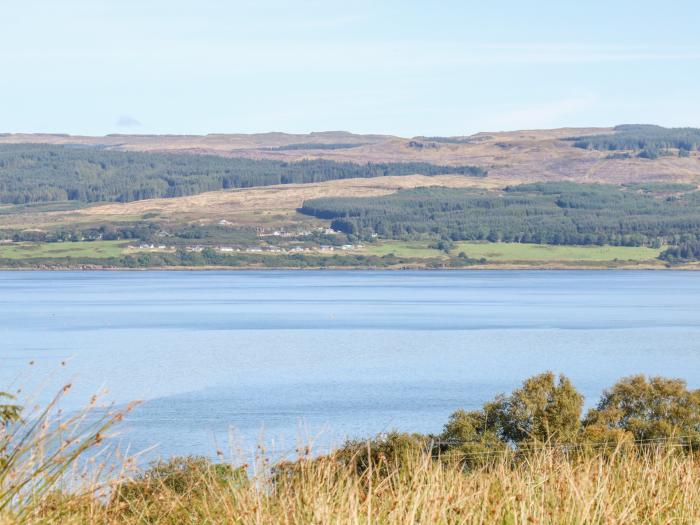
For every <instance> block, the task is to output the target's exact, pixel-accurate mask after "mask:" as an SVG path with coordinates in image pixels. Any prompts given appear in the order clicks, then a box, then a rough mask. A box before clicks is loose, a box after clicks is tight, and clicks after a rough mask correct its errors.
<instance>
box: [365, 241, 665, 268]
mask: <svg viewBox="0 0 700 525" xmlns="http://www.w3.org/2000/svg"><path fill="white" fill-rule="evenodd" d="M431 244H432V243H430V242H427V241H381V242H378V243H376V244H368V245H367V246H366V248H365V250H364V252H365V253H367V254H370V255H378V256H383V255H387V254H390V253H393V254H394V255H396V256H397V257H417V258H435V257H438V258H446V257H447V254H446V253H445V252H444V251H441V250H437V249H434V248H430V245H431ZM461 252H464V253H465V254H466V255H467V256H468V257H470V258H472V259H482V258H484V259H486V260H487V261H489V262H499V263H503V262H519V261H525V262H577V261H580V262H614V261H634V262H644V261H653V260H654V259H656V258H657V257H658V256H659V254H660V253H661V249H656V248H647V247H644V246H640V247H636V246H554V245H549V244H524V243H507V242H498V243H491V242H458V243H455V245H454V247H453V248H452V249H451V250H450V255H451V256H456V255H458V254H459V253H461Z"/></svg>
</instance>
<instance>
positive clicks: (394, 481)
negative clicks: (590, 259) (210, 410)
mask: <svg viewBox="0 0 700 525" xmlns="http://www.w3.org/2000/svg"><path fill="white" fill-rule="evenodd" d="M698 481H700V459H699V458H698V457H697V456H693V455H689V454H687V453H683V452H679V451H678V449H677V448H675V447H666V446H664V445H659V446H654V447H653V448H645V449H644V450H640V449H638V448H635V449H632V448H626V449H617V450H612V451H610V450H609V451H605V452H601V451H598V452H590V453H586V454H582V455H576V456H575V457H572V456H570V455H567V454H566V453H563V452H562V451H561V450H560V449H557V448H549V447H545V448H542V449H540V450H538V451H534V452H532V453H529V454H528V455H527V456H519V457H516V456H514V455H512V454H511V453H506V454H502V455H500V456H499V457H497V458H492V460H490V461H488V462H486V463H485V464H484V465H482V466H480V467H478V468H474V469H465V468H464V467H463V464H462V463H460V462H458V461H452V460H450V461H445V460H441V459H435V458H434V457H431V456H430V455H429V454H423V453H419V452H414V453H410V454H407V455H404V456H403V457H402V458H401V460H400V461H395V460H394V459H391V458H382V459H380V460H378V461H377V462H370V463H369V465H367V466H366V468H364V469H362V470H360V471H358V470H357V468H356V465H354V464H352V463H348V462H347V461H340V460H339V457H338V456H333V455H331V456H325V457H321V458H311V457H307V458H303V459H300V460H298V461H295V462H291V463H286V464H279V465H277V466H276V467H274V468H272V469H270V470H267V471H265V474H260V475H258V476H253V477H250V478H249V477H248V476H246V475H245V469H244V470H241V469H238V468H229V467H226V466H223V465H218V466H216V465H213V464H211V463H208V462H206V461H203V460H197V459H193V458H191V459H184V460H178V461H177V462H174V463H167V464H161V465H160V466H159V467H156V468H155V469H154V470H153V471H151V472H149V473H143V474H142V475H140V476H138V477H137V478H135V479H132V480H129V481H121V482H115V483H114V484H113V485H112V487H111V495H110V496H109V498H107V499H100V498H98V497H95V494H94V491H86V492H84V493H82V495H81V494H77V495H65V494H63V495H60V494H55V493H54V494H52V495H50V497H46V498H43V501H42V504H41V505H39V506H34V507H33V509H32V514H31V516H29V518H30V520H31V521H32V522H35V523H55V524H59V523H60V524H72V523H76V524H77V523H80V524H83V523H110V524H111V523H113V524H117V523H118V524H122V523H126V524H132V523H133V524H136V523H157V524H173V525H175V524H177V525H180V524H184V523H193V524H194V523H197V524H204V523H211V524H219V523H241V524H248V523H251V524H269V523H275V524H277V523H280V524H308V523H342V524H345V523H351V524H369V523H426V524H428V523H429V524H433V523H445V524H451V523H484V524H492V523H500V524H520V523H522V524H529V523H557V524H559V523H569V524H578V523H606V524H607V523H620V524H623V523H624V524H630V523H659V524H665V523H700V490H698V487H699V484H698ZM3 516H4V518H5V522H7V523H9V522H13V517H12V514H11V513H10V512H7V511H5V514H4V515H3Z"/></svg>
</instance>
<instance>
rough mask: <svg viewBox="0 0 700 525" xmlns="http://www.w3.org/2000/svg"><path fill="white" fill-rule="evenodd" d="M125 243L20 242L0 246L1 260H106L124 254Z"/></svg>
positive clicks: (126, 243)
mask: <svg viewBox="0 0 700 525" xmlns="http://www.w3.org/2000/svg"><path fill="white" fill-rule="evenodd" d="M127 245H128V242H126V241H79V242H51V243H40V242H21V243H8V244H0V258H2V259H34V258H63V257H72V258H78V257H85V258H94V259H108V258H110V257H119V256H121V255H122V254H123V253H124V250H125V247H126V246H127Z"/></svg>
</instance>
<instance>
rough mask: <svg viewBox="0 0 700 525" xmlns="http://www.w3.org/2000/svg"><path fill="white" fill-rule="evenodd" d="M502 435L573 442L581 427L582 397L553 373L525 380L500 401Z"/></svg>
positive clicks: (561, 376) (532, 439) (515, 440)
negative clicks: (519, 386)
mask: <svg viewBox="0 0 700 525" xmlns="http://www.w3.org/2000/svg"><path fill="white" fill-rule="evenodd" d="M500 404H501V407H500V410H499V411H500V413H501V414H502V416H501V417H502V430H501V432H502V434H503V437H504V438H505V439H507V440H509V441H513V442H516V443H517V442H522V441H536V442H542V443H544V442H551V441H564V442H571V441H573V440H574V439H575V438H576V436H577V434H578V432H579V429H580V424H581V423H580V421H581V411H582V409H583V396H582V395H581V394H580V393H579V392H578V391H577V390H576V388H574V386H573V384H572V383H571V381H570V380H569V379H568V378H567V377H565V376H563V375H560V376H559V378H558V380H557V378H556V376H555V375H554V374H553V373H552V372H545V373H543V374H539V375H536V376H534V377H531V378H530V379H527V380H526V381H525V382H524V383H523V386H522V387H521V388H519V389H517V390H515V391H513V393H512V394H511V395H510V396H509V397H506V398H503V399H502V400H501V401H500Z"/></svg>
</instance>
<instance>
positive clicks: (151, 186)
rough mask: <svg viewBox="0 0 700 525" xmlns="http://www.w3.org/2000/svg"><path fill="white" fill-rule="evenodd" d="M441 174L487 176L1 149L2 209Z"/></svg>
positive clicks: (427, 167)
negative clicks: (14, 205) (9, 206)
mask: <svg viewBox="0 0 700 525" xmlns="http://www.w3.org/2000/svg"><path fill="white" fill-rule="evenodd" d="M447 173H451V174H461V175H466V176H476V177H483V176H486V171H485V170H483V169H482V168H478V167H474V166H436V165H433V164H426V163H420V162H396V163H366V164H355V163H351V162H334V161H329V160H302V161H299V162H284V161H279V160H253V159H241V158H225V157H218V156H213V155H176V154H161V153H141V152H126V151H111V150H105V149H103V148H95V147H84V146H81V147H70V146H51V145H44V144H13V145H0V203H5V204H28V203H39V202H57V201H76V202H103V201H118V202H128V201H134V200H142V199H151V198H156V197H181V196H185V195H194V194H197V193H202V192H205V191H215V190H222V189H228V188H247V187H252V186H267V185H271V184H292V183H309V182H322V181H327V180H336V179H348V178H358V177H361V178H369V177H383V176H388V175H411V174H422V175H438V174H447Z"/></svg>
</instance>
